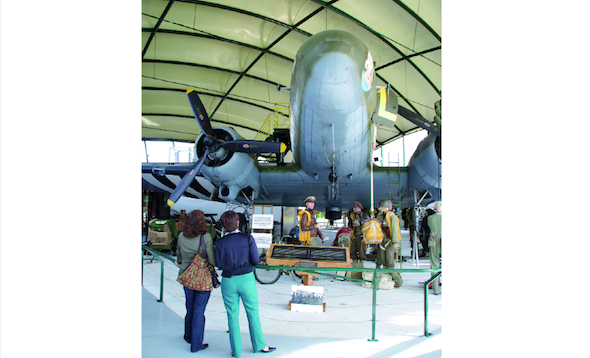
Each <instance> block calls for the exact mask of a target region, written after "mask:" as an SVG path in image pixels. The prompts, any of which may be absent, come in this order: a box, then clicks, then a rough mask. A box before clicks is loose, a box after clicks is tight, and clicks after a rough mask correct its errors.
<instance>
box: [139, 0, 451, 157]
mask: <svg viewBox="0 0 590 358" xmlns="http://www.w3.org/2000/svg"><path fill="white" fill-rule="evenodd" d="M327 29H341V30H346V31H349V32H352V33H354V34H355V35H356V36H358V37H359V38H360V39H361V40H362V41H363V42H365V44H366V45H367V47H368V48H369V51H370V52H371V55H372V57H373V61H375V81H376V85H377V86H386V85H387V84H389V85H390V86H391V89H392V90H393V91H394V92H395V93H396V94H397V96H398V101H399V104H400V105H402V106H404V107H406V108H408V109H410V110H411V111H413V112H415V113H418V114H420V115H421V116H422V117H424V118H426V119H428V120H430V121H432V120H433V118H434V115H435V113H434V103H435V102H436V101H438V100H440V98H441V1H440V0H404V1H400V0H332V1H322V0H222V1H196V0H181V1H166V0H143V2H142V42H143V43H142V50H143V51H142V137H143V138H142V139H144V140H171V139H173V140H175V141H195V140H196V138H197V137H198V135H199V134H200V132H201V130H200V128H199V126H198V125H197V123H196V121H195V119H194V116H193V113H192V111H191V108H190V106H189V103H188V100H187V97H186V90H187V89H188V88H190V87H194V88H195V89H196V90H197V92H198V93H199V96H200V98H201V100H202V102H203V104H204V105H205V108H206V109H207V112H208V113H209V116H210V117H211V121H212V125H213V126H218V125H229V126H232V127H233V128H234V129H235V130H236V131H237V132H238V133H239V134H240V135H242V136H243V137H244V138H246V139H254V137H255V136H256V134H257V132H258V130H259V129H260V128H261V126H262V124H263V123H264V122H265V120H266V119H267V117H268V116H269V114H271V113H273V112H274V107H275V105H274V103H276V102H289V90H287V89H281V90H280V91H278V90H277V85H278V84H280V86H281V87H288V86H290V82H291V70H292V66H293V60H294V58H295V55H296V53H297V50H298V49H299V47H300V46H301V45H302V44H303V42H304V41H305V40H307V39H308V38H309V37H311V36H312V35H314V34H316V33H318V32H320V31H323V30H327ZM398 118H399V119H398V121H397V124H396V128H394V129H391V128H385V127H379V129H378V131H377V141H378V145H379V146H380V145H383V144H387V143H389V142H391V141H394V140H396V139H398V138H401V137H402V136H403V135H407V134H410V133H413V132H416V131H418V130H420V129H421V128H420V127H417V126H416V125H414V124H413V123H411V122H409V121H407V120H405V119H404V118H400V117H398Z"/></svg>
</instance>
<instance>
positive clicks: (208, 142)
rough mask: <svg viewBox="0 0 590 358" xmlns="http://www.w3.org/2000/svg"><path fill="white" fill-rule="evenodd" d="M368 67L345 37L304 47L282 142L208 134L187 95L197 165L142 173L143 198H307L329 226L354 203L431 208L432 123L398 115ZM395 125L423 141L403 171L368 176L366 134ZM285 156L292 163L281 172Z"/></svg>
mask: <svg viewBox="0 0 590 358" xmlns="http://www.w3.org/2000/svg"><path fill="white" fill-rule="evenodd" d="M373 66H374V63H373V59H372V57H371V54H370V52H369V50H368V48H367V47H366V45H365V44H364V43H363V42H362V41H361V40H360V39H359V38H357V37H356V36H355V35H353V34H350V33H348V32H345V31H342V30H326V31H323V32H320V33H317V34H316V35H314V36H312V37H310V38H309V39H308V40H307V41H306V42H305V43H304V44H303V45H302V46H301V48H300V49H299V51H298V53H297V55H296V58H295V63H294V65H293V72H292V79H291V89H290V90H291V96H290V97H291V103H290V105H291V117H290V128H289V133H288V134H284V133H283V134H281V133H280V132H278V130H275V133H274V134H273V135H272V136H270V137H269V138H268V139H267V141H251V140H244V139H243V138H242V137H241V136H239V135H238V134H237V133H236V131H234V130H233V129H232V128H230V127H211V123H210V120H209V117H208V115H207V112H206V111H205V108H204V106H203V105H202V103H201V101H200V99H199V96H198V94H197V92H196V91H194V89H188V91H187V96H188V100H189V102H190V104H191V107H192V109H193V112H194V114H195V117H196V119H197V122H198V124H199V126H200V128H201V131H202V133H201V134H200V136H199V137H198V138H197V140H196V142H195V149H194V151H195V158H197V159H196V163H189V164H165V163H144V164H143V165H142V173H143V174H142V177H143V188H144V189H146V190H152V191H165V192H169V193H172V194H171V195H170V199H169V201H168V205H170V206H172V205H174V203H175V202H176V201H177V200H178V198H180V196H182V195H187V196H190V197H197V198H201V199H202V198H203V197H204V195H208V196H210V199H213V200H223V201H227V202H229V201H238V202H241V203H249V204H259V205H263V204H266V205H270V204H272V205H280V206H288V207H297V206H302V205H303V201H304V200H305V198H306V197H308V196H310V195H313V196H315V197H316V198H317V202H316V210H322V209H323V210H325V213H326V218H327V219H329V220H336V219H339V218H340V217H341V214H342V212H343V211H347V210H348V209H350V207H351V206H352V205H353V203H354V202H355V201H359V202H361V203H362V204H363V206H364V207H366V208H367V207H370V205H377V203H378V202H379V201H380V200H381V199H384V198H391V200H392V202H393V203H399V204H400V205H401V206H402V207H411V206H413V205H414V203H415V202H416V201H418V200H422V202H423V203H428V202H432V201H434V200H439V199H440V195H441V194H440V190H441V177H440V168H441V156H440V121H437V122H438V123H437V125H435V124H433V123H431V122H430V121H428V120H426V119H424V118H422V117H421V116H419V115H417V114H416V113H413V112H411V111H410V110H408V109H406V108H404V107H402V106H398V104H397V97H396V96H395V94H394V93H392V92H391V91H389V90H388V89H387V88H379V89H377V88H375V86H374V85H373V83H374V82H373V79H374V67H373ZM439 113H440V112H439ZM398 115H401V116H403V117H404V118H406V119H408V120H410V121H412V122H414V123H416V124H417V125H419V126H421V127H423V128H425V129H427V130H428V131H429V132H430V133H429V135H428V136H427V137H426V138H425V139H424V140H423V141H422V142H421V143H420V145H419V146H418V148H417V149H416V152H415V153H414V154H413V156H412V158H411V160H410V162H409V164H408V167H401V168H399V169H398V168H397V167H395V168H393V167H391V168H387V167H378V166H374V165H372V153H373V150H372V144H373V140H372V138H373V136H374V134H373V132H374V128H375V125H384V126H388V127H392V126H393V124H394V123H395V119H396V117H397V116H398ZM288 150H290V151H291V152H292V154H293V160H292V162H291V163H285V162H283V158H284V154H285V152H286V151H288ZM263 153H275V154H274V155H273V158H274V163H271V164H269V163H263V164H261V163H259V162H258V160H257V158H258V156H259V155H262V154H263ZM201 176H202V177H201ZM181 178H182V179H181ZM204 179H206V180H204ZM211 183H212V184H213V185H214V186H213V185H211ZM209 194H210V195H209ZM371 196H372V197H373V201H372V200H371Z"/></svg>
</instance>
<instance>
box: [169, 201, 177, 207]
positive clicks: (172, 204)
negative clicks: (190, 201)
mask: <svg viewBox="0 0 590 358" xmlns="http://www.w3.org/2000/svg"><path fill="white" fill-rule="evenodd" d="M174 204H176V203H175V202H173V201H172V200H170V199H168V206H174Z"/></svg>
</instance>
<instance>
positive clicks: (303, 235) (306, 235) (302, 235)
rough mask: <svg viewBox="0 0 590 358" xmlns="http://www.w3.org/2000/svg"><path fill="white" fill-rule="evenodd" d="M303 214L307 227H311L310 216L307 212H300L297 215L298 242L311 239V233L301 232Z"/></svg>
mask: <svg viewBox="0 0 590 358" xmlns="http://www.w3.org/2000/svg"><path fill="white" fill-rule="evenodd" d="M304 213H307V224H306V225H307V226H309V225H311V214H310V213H309V211H307V210H301V212H300V213H299V223H300V224H299V241H303V242H307V241H309V239H310V238H311V231H303V230H301V217H302V216H303V214H304Z"/></svg>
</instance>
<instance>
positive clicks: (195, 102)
mask: <svg viewBox="0 0 590 358" xmlns="http://www.w3.org/2000/svg"><path fill="white" fill-rule="evenodd" d="M186 95H187V96H188V101H189V102H190V104H191V109H192V110H193V113H194V115H195V118H196V119H197V123H199V127H201V131H203V133H205V134H208V135H211V133H213V129H211V122H210V121H209V116H208V115H207V111H206V110H205V106H203V102H201V99H200V98H199V95H198V94H197V91H195V89H194V88H189V89H188V90H187V91H186Z"/></svg>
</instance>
